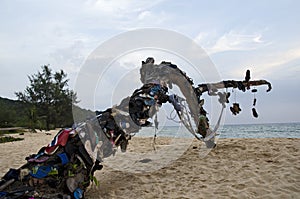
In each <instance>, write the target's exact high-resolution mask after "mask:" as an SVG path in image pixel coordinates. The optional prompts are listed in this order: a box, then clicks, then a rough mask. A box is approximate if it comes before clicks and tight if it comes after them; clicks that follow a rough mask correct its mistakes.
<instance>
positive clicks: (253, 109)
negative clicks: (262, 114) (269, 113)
mask: <svg viewBox="0 0 300 199" xmlns="http://www.w3.org/2000/svg"><path fill="white" fill-rule="evenodd" d="M252 115H253V117H255V118H258V114H257V112H256V109H255V108H252Z"/></svg>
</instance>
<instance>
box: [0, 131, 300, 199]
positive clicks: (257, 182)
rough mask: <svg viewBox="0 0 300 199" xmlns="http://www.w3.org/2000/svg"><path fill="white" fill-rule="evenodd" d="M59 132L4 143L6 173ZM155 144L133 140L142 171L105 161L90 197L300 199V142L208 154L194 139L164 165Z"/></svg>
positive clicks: (240, 145)
mask: <svg viewBox="0 0 300 199" xmlns="http://www.w3.org/2000/svg"><path fill="white" fill-rule="evenodd" d="M56 132H57V131H52V132H51V133H52V135H45V133H25V135H24V136H18V137H25V140H24V141H17V142H11V143H3V144H0V175H1V176H2V175H3V174H4V173H6V172H7V171H8V169H9V168H10V167H12V168H18V167H19V166H21V165H22V164H24V163H25V160H24V158H25V157H26V156H28V155H29V154H32V153H36V152H37V151H38V150H39V149H40V148H41V147H42V146H45V145H47V144H48V143H49V142H50V141H51V140H52V138H53V136H54V135H55V134H56ZM151 143H152V140H151V139H149V138H148V139H147V138H133V139H132V140H131V141H130V145H129V148H128V154H130V153H132V152H134V151H139V152H140V153H141V154H142V155H143V154H144V156H142V157H143V158H142V159H141V161H135V163H138V164H136V165H135V167H134V168H136V169H137V170H138V169H140V171H139V173H137V172H133V171H132V170H131V171H129V170H128V169H124V170H122V169H121V170H120V169H118V170H114V169H113V168H111V167H110V166H111V165H112V164H110V161H109V160H107V162H104V168H103V170H101V171H97V172H96V177H97V179H98V180H99V182H100V186H99V187H94V186H91V187H90V188H89V190H88V192H87V194H86V197H87V198H92V199H94V198H300V151H299V149H300V139H288V138H274V139H219V141H218V146H217V147H216V148H215V149H213V150H211V151H210V152H209V153H208V155H206V156H203V155H201V153H200V152H204V151H205V150H203V149H201V147H202V145H201V143H200V142H197V141H194V142H192V143H190V144H188V145H185V147H186V146H188V147H187V149H186V150H185V152H184V153H182V154H181V149H174V150H173V151H175V153H176V152H177V151H178V152H179V156H178V157H175V159H174V160H173V159H171V160H170V161H169V163H168V164H167V163H164V162H163V161H164V159H165V157H164V156H162V157H161V161H162V163H163V164H162V166H161V165H158V163H159V162H157V160H155V158H156V156H151V154H152V152H153V148H152V146H151ZM170 143H171V141H170V140H169V139H166V138H158V139H157V148H158V149H160V148H163V146H164V145H169V146H170ZM172 147H173V146H172V145H171V148H172ZM149 151H150V155H149ZM151 151H152V152H151ZM206 152H208V151H206ZM175 153H173V154H172V153H171V156H172V155H174V154H175ZM158 154H159V153H158ZM167 162H168V161H167ZM123 163H124V165H125V166H126V164H132V163H133V162H130V161H128V163H127V161H124V162H123ZM143 165H145V166H146V167H145V168H148V167H147V165H150V167H149V168H152V170H151V169H150V170H151V172H149V171H148V172H147V169H144V170H143ZM156 165H158V166H157V167H155V166H156ZM128 166H129V167H130V168H132V166H131V165H128ZM151 166H152V167H151ZM153 166H154V167H153ZM153 168H154V169H153Z"/></svg>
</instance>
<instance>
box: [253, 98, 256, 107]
mask: <svg viewBox="0 0 300 199" xmlns="http://www.w3.org/2000/svg"><path fill="white" fill-rule="evenodd" d="M255 105H256V98H254V99H253V106H255Z"/></svg>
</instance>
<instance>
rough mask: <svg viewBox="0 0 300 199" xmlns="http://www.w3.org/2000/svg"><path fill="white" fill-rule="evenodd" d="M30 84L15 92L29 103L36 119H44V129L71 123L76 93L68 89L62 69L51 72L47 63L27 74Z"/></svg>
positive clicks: (20, 98)
mask: <svg viewBox="0 0 300 199" xmlns="http://www.w3.org/2000/svg"><path fill="white" fill-rule="evenodd" d="M28 78H29V81H30V85H29V86H27V87H26V89H25V91H24V92H16V93H15V94H16V96H17V97H18V99H19V100H21V101H23V102H25V103H28V104H30V105H31V110H35V114H36V116H35V117H36V119H34V120H33V121H39V122H40V123H41V120H43V121H45V124H46V129H47V130H49V129H51V128H55V127H62V126H65V125H70V124H72V121H73V117H72V114H71V113H72V105H73V103H74V104H75V103H78V101H77V97H76V93H75V92H73V91H72V90H70V89H68V81H69V80H68V79H67V74H66V73H64V71H63V70H60V71H59V72H55V73H52V70H51V69H50V67H49V66H48V65H44V66H42V71H41V72H38V73H37V74H34V75H31V76H28Z"/></svg>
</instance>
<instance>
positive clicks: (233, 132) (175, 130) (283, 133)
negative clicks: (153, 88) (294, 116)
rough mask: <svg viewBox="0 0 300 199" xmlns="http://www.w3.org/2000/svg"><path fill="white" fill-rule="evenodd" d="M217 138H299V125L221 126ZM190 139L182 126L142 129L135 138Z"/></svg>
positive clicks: (189, 134) (188, 133)
mask: <svg viewBox="0 0 300 199" xmlns="http://www.w3.org/2000/svg"><path fill="white" fill-rule="evenodd" d="M217 134H218V137H219V138H300V123H271V124H235V125H223V126H220V127H219V129H218V130H217ZM154 135H156V136H157V137H158V136H163V137H179V138H180V137H182V138H192V137H193V135H192V134H191V133H190V132H189V131H188V130H187V129H185V128H184V127H183V126H163V127H159V128H158V129H155V128H154V127H144V128H143V129H142V130H141V131H140V132H139V133H137V134H136V136H140V137H151V136H154Z"/></svg>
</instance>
